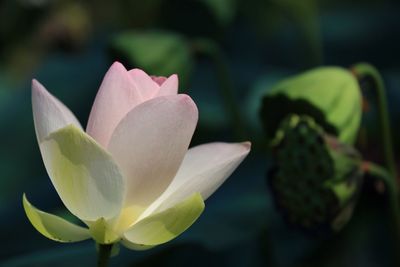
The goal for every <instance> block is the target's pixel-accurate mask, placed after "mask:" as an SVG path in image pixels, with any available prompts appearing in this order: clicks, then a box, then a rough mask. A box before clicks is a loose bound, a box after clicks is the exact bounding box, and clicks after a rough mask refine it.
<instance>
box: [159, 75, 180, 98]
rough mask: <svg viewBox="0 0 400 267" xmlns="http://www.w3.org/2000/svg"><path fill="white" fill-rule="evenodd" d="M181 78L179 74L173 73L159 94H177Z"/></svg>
mask: <svg viewBox="0 0 400 267" xmlns="http://www.w3.org/2000/svg"><path fill="white" fill-rule="evenodd" d="M178 87H179V80H178V75H176V74H173V75H171V76H169V77H168V79H167V80H165V81H164V83H163V84H162V85H161V87H160V90H159V91H158V94H157V96H164V95H176V94H177V93H178Z"/></svg>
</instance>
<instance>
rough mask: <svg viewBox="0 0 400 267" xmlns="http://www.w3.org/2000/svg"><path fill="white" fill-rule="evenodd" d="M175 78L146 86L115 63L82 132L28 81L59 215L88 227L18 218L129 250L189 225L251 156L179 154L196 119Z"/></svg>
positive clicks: (235, 148) (62, 237)
mask: <svg viewBox="0 0 400 267" xmlns="http://www.w3.org/2000/svg"><path fill="white" fill-rule="evenodd" d="M177 92H178V77H177V76H176V75H172V76H170V77H168V78H165V77H150V76H148V75H147V74H146V73H145V72H143V71H142V70H139V69H133V70H130V71H127V70H126V69H125V68H124V66H122V65H121V64H120V63H114V64H113V65H112V66H111V68H110V69H109V71H108V72H107V74H106V75H105V77H104V79H103V82H102V84H101V87H100V89H99V92H98V94H97V96H96V99H95V101H94V105H93V107H92V110H91V113H90V116H89V120H88V124H87V127H86V132H85V131H84V130H83V129H82V127H81V125H80V124H79V122H78V120H77V119H76V118H75V117H74V115H73V114H72V112H71V111H70V110H69V109H68V108H67V107H66V106H64V105H63V104H62V103H61V102H60V101H59V100H57V99H56V98H55V97H54V96H52V95H51V94H50V93H49V92H48V91H46V89H45V88H44V87H43V86H42V85H41V84H40V83H39V82H38V81H36V80H33V82H32V105H33V116H34V122H35V130H36V136H37V139H38V142H39V147H40V151H41V154H42V158H43V161H44V165H45V167H46V170H47V173H48V174H49V176H50V179H51V181H52V183H53V186H54V187H55V189H56V191H57V193H58V195H59V196H60V198H61V200H62V202H63V203H64V205H65V206H66V207H67V209H68V210H69V211H70V212H71V213H72V214H73V215H75V216H76V217H78V218H79V219H80V220H82V221H83V223H84V224H85V225H86V226H87V227H81V226H78V225H75V224H72V223H71V222H69V221H66V220H65V219H63V218H60V217H58V216H55V215H53V214H50V213H46V212H43V211H40V210H38V209H37V208H35V207H34V206H33V205H31V204H30V203H29V202H28V200H27V198H26V196H25V195H24V197H23V204H24V208H25V212H26V214H27V216H28V218H29V220H30V221H31V223H32V224H33V226H34V227H35V228H36V229H37V230H38V231H39V232H40V233H42V234H43V235H44V236H46V237H48V238H50V239H53V240H56V241H60V242H75V241H81V240H85V239H89V238H90V237H92V238H93V239H94V240H95V241H96V242H97V243H99V244H114V243H117V242H121V243H122V244H123V245H124V246H126V247H128V248H131V249H146V248H150V247H153V246H156V245H159V244H162V243H165V242H167V241H169V240H171V239H173V238H175V237H176V236H178V235H179V234H181V233H182V232H183V231H185V230H186V229H187V228H188V227H189V226H190V225H192V224H193V223H194V221H196V219H197V218H198V217H199V216H200V214H201V213H202V211H203V209H204V200H205V199H207V198H208V197H209V196H210V195H211V194H212V193H213V192H214V191H215V190H216V189H217V188H218V187H219V186H220V185H221V184H222V183H223V182H224V180H225V179H226V178H227V177H228V176H229V175H230V174H231V173H232V172H233V171H234V169H235V168H236V167H237V166H238V165H239V164H240V162H241V161H242V160H243V159H244V158H245V157H246V155H247V154H248V153H249V151H250V143H249V142H244V143H231V144H229V143H209V144H204V145H199V146H196V147H193V148H190V149H188V146H189V143H190V140H191V138H192V135H193V132H194V130H195V127H196V124H197V119H198V111H197V107H196V105H195V103H194V102H193V100H192V99H191V98H190V97H189V96H187V95H184V94H177Z"/></svg>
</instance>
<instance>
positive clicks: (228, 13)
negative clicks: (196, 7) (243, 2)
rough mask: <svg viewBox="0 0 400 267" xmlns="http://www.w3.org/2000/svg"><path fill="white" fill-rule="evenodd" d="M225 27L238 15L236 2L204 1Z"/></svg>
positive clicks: (231, 0)
mask: <svg viewBox="0 0 400 267" xmlns="http://www.w3.org/2000/svg"><path fill="white" fill-rule="evenodd" d="M203 2H204V3H205V4H207V5H208V7H209V8H210V9H211V11H212V12H213V13H214V15H215V17H216V18H217V20H218V21H219V23H221V24H222V25H223V26H227V25H228V24H229V23H230V22H231V21H232V20H233V18H234V16H235V13H236V0H218V1H215V0H203Z"/></svg>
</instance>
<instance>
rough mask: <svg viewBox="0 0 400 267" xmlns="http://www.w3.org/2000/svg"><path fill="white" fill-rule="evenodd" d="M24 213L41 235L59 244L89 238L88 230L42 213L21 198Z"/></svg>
mask: <svg viewBox="0 0 400 267" xmlns="http://www.w3.org/2000/svg"><path fill="white" fill-rule="evenodd" d="M23 204H24V209H25V213H26V215H27V216H28V219H29V221H30V222H31V223H32V225H33V226H34V227H35V228H36V230H38V231H39V232H40V233H41V234H42V235H44V236H45V237H47V238H50V239H52V240H55V241H59V242H77V241H82V240H85V239H88V238H90V233H89V230H88V229H85V228H83V227H80V226H78V225H75V224H72V223H70V222H68V221H66V220H64V219H62V218H60V217H58V216H56V215H53V214H50V213H46V212H43V211H41V210H38V209H37V208H35V207H34V206H33V205H32V204H31V203H29V201H28V199H27V198H26V196H25V194H24V196H23Z"/></svg>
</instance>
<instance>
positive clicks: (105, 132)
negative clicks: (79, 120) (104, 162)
mask: <svg viewBox="0 0 400 267" xmlns="http://www.w3.org/2000/svg"><path fill="white" fill-rule="evenodd" d="M142 101H143V99H142V97H141V95H140V92H139V90H138V89H137V88H136V86H135V84H134V82H133V80H132V79H131V77H130V75H128V71H127V70H126V69H125V68H124V66H123V65H122V64H121V63H119V62H115V63H114V64H113V65H112V66H111V67H110V69H109V70H108V72H107V73H106V75H105V76H104V79H103V82H102V84H101V86H100V89H99V92H98V93H97V96H96V99H95V101H94V104H93V107H92V111H91V112H90V116H89V121H88V125H87V129H86V132H87V133H88V134H89V135H90V136H92V137H93V138H94V139H96V141H97V142H99V143H100V144H101V145H103V146H104V147H106V146H107V144H108V141H109V140H110V137H111V134H112V132H113V131H114V129H115V127H116V126H117V124H118V123H119V122H120V120H121V119H122V118H123V117H124V116H125V115H126V114H127V113H128V112H129V111H130V110H131V109H132V108H133V107H135V106H136V105H137V104H139V103H141V102H142Z"/></svg>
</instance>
